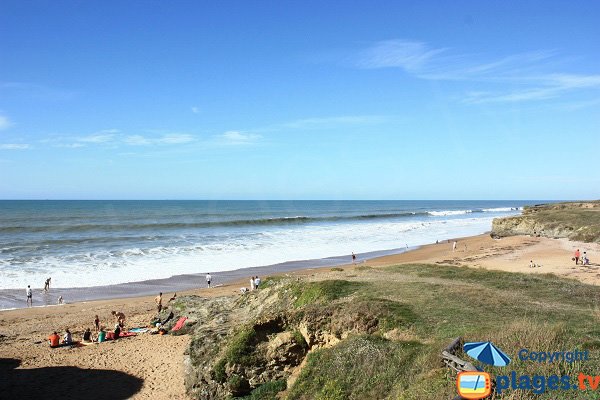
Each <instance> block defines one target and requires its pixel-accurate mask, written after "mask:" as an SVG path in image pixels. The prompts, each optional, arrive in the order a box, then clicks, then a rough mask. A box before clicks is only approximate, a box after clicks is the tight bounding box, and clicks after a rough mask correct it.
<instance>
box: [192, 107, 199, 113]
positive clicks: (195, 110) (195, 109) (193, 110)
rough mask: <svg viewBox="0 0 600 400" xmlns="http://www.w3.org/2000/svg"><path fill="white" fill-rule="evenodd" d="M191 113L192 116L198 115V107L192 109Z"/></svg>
mask: <svg viewBox="0 0 600 400" xmlns="http://www.w3.org/2000/svg"><path fill="white" fill-rule="evenodd" d="M192 112H193V113H194V114H198V113H199V112H200V108H198V107H192Z"/></svg>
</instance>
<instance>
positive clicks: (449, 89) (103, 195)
mask: <svg viewBox="0 0 600 400" xmlns="http://www.w3.org/2000/svg"><path fill="white" fill-rule="evenodd" d="M324 3H326V2H320V1H319V2H317V1H314V2H313V1H302V2H291V1H290V2H288V1H285V2H281V1H273V2H266V1H236V2H231V1H219V2H197V1H194V2H192V1H190V2H183V1H175V2H157V1H129V2H109V1H102V2H92V1H89V2H67V1H45V2H44V1H27V2H24V1H10V0H4V1H3V2H2V3H1V4H0V198H6V199H589V198H599V197H600V157H598V151H599V149H600V132H599V129H600V52H599V51H598V50H599V47H598V38H599V37H600V27H599V26H600V25H599V24H598V23H597V16H598V15H600V3H598V2H596V1H579V2H565V1H563V2H555V1H522V2H501V1H491V2H481V1H452V2H445V1H424V2H400V1H395V2H384V1H379V2H367V1H365V2H352V1H348V2H343V3H338V2H329V4H324Z"/></svg>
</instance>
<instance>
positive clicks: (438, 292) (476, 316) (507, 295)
mask: <svg viewBox="0 0 600 400" xmlns="http://www.w3.org/2000/svg"><path fill="white" fill-rule="evenodd" d="M378 271H379V272H378V276H379V277H380V279H377V280H373V281H369V285H368V286H367V287H364V286H363V287H360V288H357V289H356V290H355V296H353V297H352V298H343V297H339V298H338V300H337V302H335V304H331V305H330V306H329V307H330V308H333V310H338V311H333V313H332V324H333V325H334V326H335V325H336V324H338V326H341V327H342V328H343V329H350V328H351V327H352V324H351V322H352V321H359V320H360V319H361V318H362V317H361V316H368V315H372V316H374V318H376V319H377V320H378V324H379V326H378V329H377V330H375V331H374V332H373V334H371V335H359V336H356V335H355V336H353V335H350V336H349V337H348V338H347V339H345V340H342V342H340V343H339V344H338V345H336V346H334V347H332V348H329V349H321V350H317V351H314V352H313V353H311V355H310V356H309V357H310V358H309V361H308V363H307V366H306V367H305V368H304V370H303V372H302V373H301V376H300V378H299V379H298V381H296V383H295V384H294V386H293V387H292V388H290V390H289V398H290V399H362V398H365V399H368V398H391V399H405V400H408V399H411V400H420V399H423V400H425V399H428V400H437V399H440V400H442V399H448V398H453V397H454V396H455V395H456V388H455V378H454V376H453V375H452V374H450V373H449V372H448V371H447V370H446V368H444V367H442V366H441V364H440V357H439V354H440V352H441V350H442V349H443V348H444V347H445V346H446V345H448V344H449V343H450V341H452V340H453V339H454V338H455V337H458V336H462V337H464V338H465V340H466V341H486V340H491V341H492V342H494V343H495V344H496V345H498V346H499V347H500V348H501V349H502V350H504V351H505V352H506V353H507V354H509V356H511V357H512V358H513V362H512V363H511V365H510V366H509V367H510V369H507V368H504V369H498V368H496V369H494V368H485V369H486V371H488V372H490V373H492V374H500V373H506V371H513V370H514V371H515V372H516V373H517V375H521V374H527V375H536V374H537V375H546V376H549V375H552V374H558V375H562V374H567V375H572V376H576V374H577V373H578V372H579V371H581V372H584V373H588V374H592V375H596V374H598V371H600V357H599V355H600V325H599V322H600V321H599V320H600V307H599V303H600V288H598V287H596V286H592V285H585V284H582V283H579V282H576V281H573V280H569V279H562V278H558V277H556V276H554V275H524V274H514V273H508V272H502V271H490V270H480V269H472V268H462V267H453V266H438V265H401V266H394V267H389V268H385V269H379V270H378ZM315 283H318V282H315ZM315 283H311V284H309V285H314V284H315ZM307 310H309V311H310V312H318V307H316V308H308V309H307ZM394 328H396V330H397V332H398V334H399V335H400V337H401V338H400V339H396V340H386V339H384V338H382V337H381V333H382V332H385V331H387V330H389V329H394ZM343 329H342V330H343ZM522 348H528V349H532V350H535V351H562V350H569V349H580V350H585V349H588V350H589V351H590V355H591V356H592V359H591V360H590V361H587V362H574V363H572V364H569V363H567V362H566V361H562V362H556V363H553V364H538V363H532V362H521V361H520V360H518V357H517V355H518V352H519V350H520V349H522ZM459 356H460V357H462V358H463V359H466V360H469V361H473V360H471V359H470V358H469V357H468V356H467V355H464V354H459ZM561 396H562V397H561ZM598 397H600V396H598ZM497 398H498V397H497ZM502 398H503V399H511V400H517V399H519V400H525V399H527V400H528V399H532V400H533V399H556V398H565V397H564V393H563V392H560V391H557V392H552V391H548V392H546V394H544V395H536V394H533V393H532V392H524V391H519V390H507V391H505V392H504V393H503V397H502ZM573 398H575V397H573ZM589 398H595V397H589Z"/></svg>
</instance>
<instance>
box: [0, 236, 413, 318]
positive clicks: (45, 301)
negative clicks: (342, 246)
mask: <svg viewBox="0 0 600 400" xmlns="http://www.w3.org/2000/svg"><path fill="white" fill-rule="evenodd" d="M419 247H420V246H414V247H408V248H395V249H389V250H375V251H369V252H364V253H357V254H356V256H357V260H358V261H359V262H366V261H368V260H371V259H374V258H379V257H384V256H390V255H397V254H401V253H404V252H407V251H411V250H415V249H417V248H419ZM350 258H351V256H350V255H339V256H332V257H325V258H318V259H307V260H294V261H286V262H283V263H278V264H271V265H264V266H256V267H247V268H238V269H234V270H231V271H222V272H219V271H215V272H212V271H207V272H210V273H211V275H212V278H213V287H216V286H217V285H225V284H231V283H233V282H236V281H240V282H244V281H245V280H247V279H246V278H247V277H249V276H255V275H258V276H267V275H276V274H279V273H289V272H292V271H298V270H303V269H314V268H326V267H337V266H340V265H345V264H347V263H348V260H349V259H350ZM205 276H206V272H202V273H196V274H182V275H173V276H171V277H169V278H163V279H147V280H143V281H135V282H126V283H119V284H115V285H103V286H89V287H73V288H52V287H51V289H50V292H49V293H45V292H43V290H42V289H40V288H33V301H34V306H33V307H31V308H38V307H39V308H44V307H51V306H60V305H59V304H57V299H58V296H62V297H63V299H64V301H65V304H77V303H81V302H89V301H98V300H115V299H126V298H138V297H144V296H150V295H154V296H155V295H156V294H157V293H158V292H163V293H170V292H185V291H190V290H196V289H200V288H205V287H206V280H205ZM36 302H37V303H38V304H37V305H36ZM40 302H41V303H42V304H41V305H40V304H39V303H40ZM24 304H25V296H24V289H0V312H2V311H10V310H20V309H25V308H28V307H27V306H26V305H24Z"/></svg>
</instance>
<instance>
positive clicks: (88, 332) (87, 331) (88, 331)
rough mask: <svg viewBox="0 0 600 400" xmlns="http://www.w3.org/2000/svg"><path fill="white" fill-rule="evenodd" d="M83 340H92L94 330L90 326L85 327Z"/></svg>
mask: <svg viewBox="0 0 600 400" xmlns="http://www.w3.org/2000/svg"><path fill="white" fill-rule="evenodd" d="M83 341H84V342H91V341H92V330H91V329H90V328H85V332H83Z"/></svg>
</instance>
